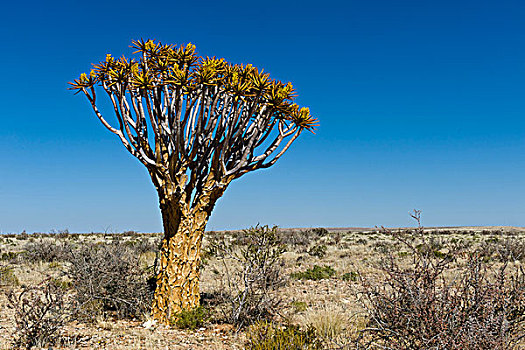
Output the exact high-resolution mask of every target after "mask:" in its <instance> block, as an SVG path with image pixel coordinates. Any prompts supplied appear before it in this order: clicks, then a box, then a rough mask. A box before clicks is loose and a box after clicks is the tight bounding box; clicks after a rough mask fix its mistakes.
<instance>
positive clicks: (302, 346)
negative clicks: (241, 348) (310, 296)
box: [245, 321, 322, 350]
mask: <svg viewBox="0 0 525 350" xmlns="http://www.w3.org/2000/svg"><path fill="white" fill-rule="evenodd" d="M246 337H247V338H248V340H247V342H246V346H245V349H246V350H321V349H322V344H321V341H320V340H319V338H318V337H317V334H316V332H315V330H314V329H312V328H309V329H307V330H301V329H299V328H298V327H296V326H287V327H277V326H274V325H273V324H272V323H268V322H264V321H263V322H259V323H256V324H254V325H252V326H251V327H249V328H248V331H247V333H246Z"/></svg>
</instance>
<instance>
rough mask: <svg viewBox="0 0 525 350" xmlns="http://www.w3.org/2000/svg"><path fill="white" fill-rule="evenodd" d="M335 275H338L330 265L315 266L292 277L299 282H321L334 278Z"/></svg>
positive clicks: (293, 274)
mask: <svg viewBox="0 0 525 350" xmlns="http://www.w3.org/2000/svg"><path fill="white" fill-rule="evenodd" d="M335 273H336V272H335V270H334V269H333V268H332V267H331V266H329V265H325V266H318V265H314V267H312V268H311V269H308V270H306V271H301V272H294V273H292V274H291V277H292V278H295V279H298V280H312V281H319V280H322V279H327V278H330V277H333V276H334V275H335Z"/></svg>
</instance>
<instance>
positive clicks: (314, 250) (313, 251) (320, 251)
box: [308, 244, 327, 259]
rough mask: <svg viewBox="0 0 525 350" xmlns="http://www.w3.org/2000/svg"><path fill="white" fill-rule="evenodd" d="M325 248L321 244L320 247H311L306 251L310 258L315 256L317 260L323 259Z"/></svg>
mask: <svg viewBox="0 0 525 350" xmlns="http://www.w3.org/2000/svg"><path fill="white" fill-rule="evenodd" d="M326 250H327V248H326V246H325V245H324V244H321V245H315V246H313V247H311V248H310V249H308V254H309V255H310V256H315V257H317V258H319V259H322V258H324V257H325V255H326Z"/></svg>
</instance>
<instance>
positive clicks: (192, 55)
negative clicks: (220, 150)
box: [70, 39, 318, 131]
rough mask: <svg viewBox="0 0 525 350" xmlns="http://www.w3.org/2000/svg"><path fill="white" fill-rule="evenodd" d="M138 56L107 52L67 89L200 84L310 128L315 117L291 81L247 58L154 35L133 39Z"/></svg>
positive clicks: (153, 88)
mask: <svg viewBox="0 0 525 350" xmlns="http://www.w3.org/2000/svg"><path fill="white" fill-rule="evenodd" d="M131 47H132V48H134V49H136V51H135V52H134V53H139V57H138V60H136V59H134V58H132V59H128V58H126V57H124V56H122V57H121V58H118V59H117V58H114V57H113V56H111V55H110V54H108V55H106V59H105V60H104V61H101V62H99V63H98V64H95V65H94V68H93V69H92V70H91V72H90V73H89V74H86V73H82V74H81V75H80V77H79V78H78V79H76V80H74V81H73V82H72V83H70V84H71V89H73V90H77V91H79V92H80V91H82V92H86V91H89V90H91V89H92V88H94V86H97V85H98V86H103V87H105V88H111V87H114V86H118V88H119V89H124V90H125V91H127V92H130V93H135V92H136V91H142V92H146V91H156V92H155V93H158V92H159V91H178V92H180V93H182V94H188V93H191V92H192V91H195V90H197V89H199V88H201V89H202V88H214V87H217V88H219V90H221V91H225V92H226V93H228V94H230V95H232V96H234V97H235V99H240V100H254V99H255V100H258V101H259V102H261V103H262V104H263V105H266V107H267V108H269V109H270V110H272V112H273V115H274V117H275V118H276V119H285V120H289V121H291V122H293V123H295V124H296V125H297V126H299V127H301V128H305V129H308V130H310V131H313V129H314V128H315V127H316V126H317V125H318V124H317V123H318V121H317V119H315V118H313V117H312V116H311V115H310V109H309V108H306V107H302V108H300V107H299V106H298V105H297V104H295V103H294V102H293V101H294V98H295V96H296V93H295V89H294V88H293V86H292V84H291V83H286V84H285V83H283V82H281V81H278V80H273V79H271V78H270V75H269V74H268V73H264V70H262V69H261V70H259V69H258V68H256V67H254V66H252V65H251V64H247V65H243V64H240V65H239V64H231V63H229V62H227V61H225V60H224V59H223V58H216V57H200V56H198V55H197V54H196V51H195V50H196V47H195V45H193V44H191V43H190V44H187V45H181V46H176V45H169V44H167V45H163V44H162V43H160V42H155V41H154V40H147V41H144V40H142V39H141V40H136V41H133V42H132V45H131Z"/></svg>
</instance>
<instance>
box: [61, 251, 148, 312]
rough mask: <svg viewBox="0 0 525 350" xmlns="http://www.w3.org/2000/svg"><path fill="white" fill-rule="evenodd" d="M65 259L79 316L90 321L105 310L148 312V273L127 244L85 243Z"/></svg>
mask: <svg viewBox="0 0 525 350" xmlns="http://www.w3.org/2000/svg"><path fill="white" fill-rule="evenodd" d="M69 262H70V266H69V268H68V270H67V276H68V277H69V280H70V281H71V282H72V287H73V289H74V290H75V302H76V304H77V307H76V308H77V310H78V313H79V314H78V316H79V317H81V318H86V319H89V320H93V319H95V318H96V317H97V316H99V315H104V314H105V313H106V312H113V313H114V314H115V315H116V316H117V317H141V316H143V315H145V314H146V313H147V312H148V311H149V307H150V300H151V296H152V291H151V290H150V289H149V288H148V276H147V273H146V271H145V270H144V269H143V268H142V267H141V265H140V262H139V257H138V256H137V254H136V253H135V252H134V251H133V250H132V249H131V248H130V247H127V246H125V245H124V244H122V243H121V242H119V241H116V242H113V243H110V244H92V243H91V244H85V245H83V246H82V247H80V248H78V249H76V250H74V251H72V253H71V256H70V258H69Z"/></svg>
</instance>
